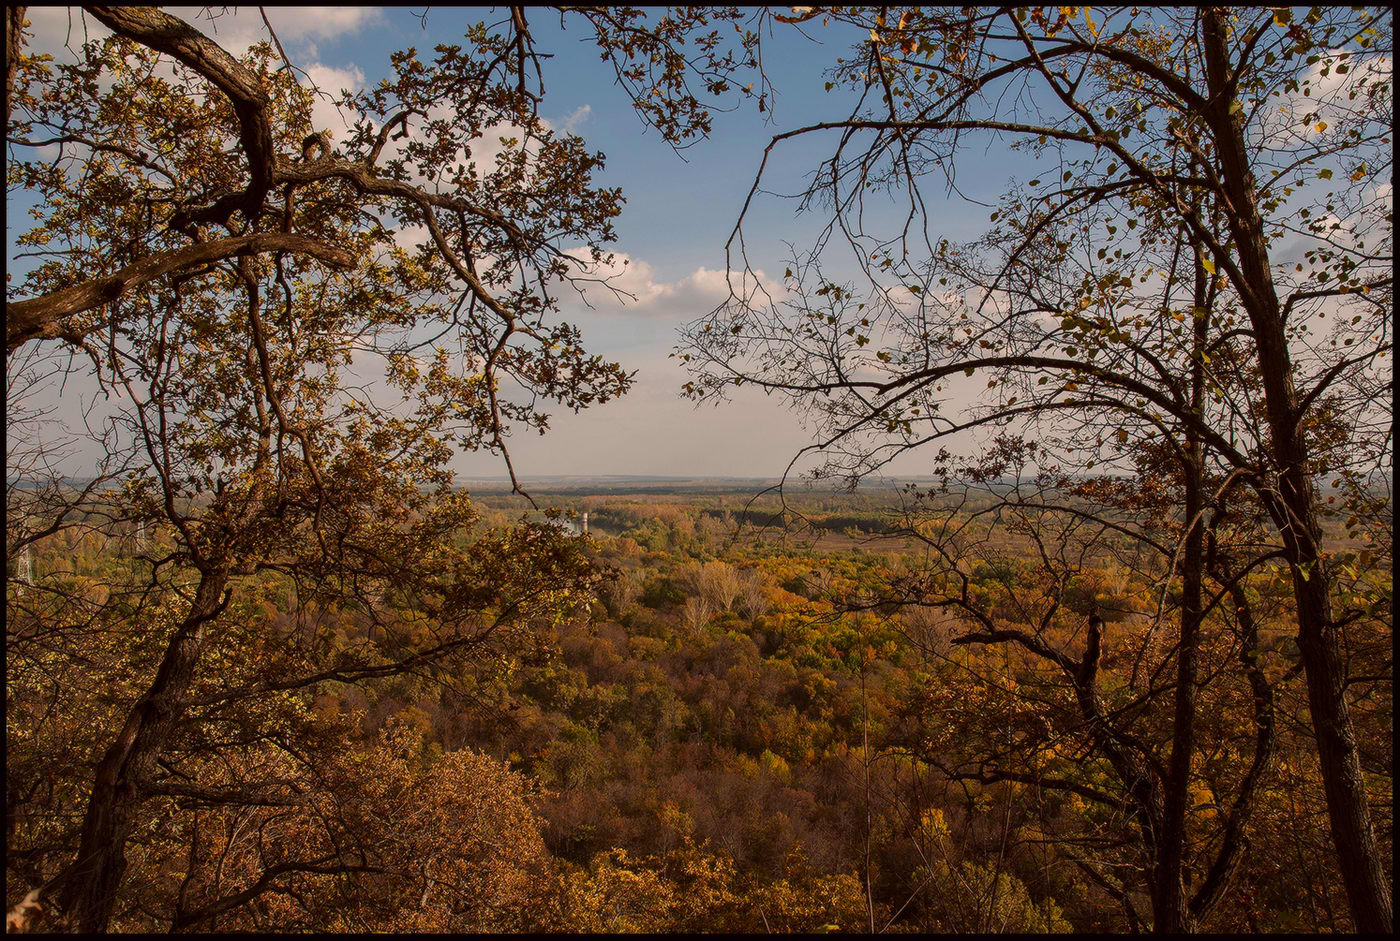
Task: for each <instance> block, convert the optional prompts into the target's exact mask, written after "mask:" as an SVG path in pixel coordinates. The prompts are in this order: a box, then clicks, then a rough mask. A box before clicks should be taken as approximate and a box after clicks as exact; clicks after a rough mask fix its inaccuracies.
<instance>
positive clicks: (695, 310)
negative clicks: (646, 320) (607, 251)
mask: <svg viewBox="0 0 1400 941" xmlns="http://www.w3.org/2000/svg"><path fill="white" fill-rule="evenodd" d="M566 254H568V255H570V256H572V257H574V258H576V259H578V261H579V262H580V266H579V272H580V278H581V280H580V283H579V285H578V286H579V287H580V288H581V289H583V290H584V291H585V293H586V296H587V299H588V303H589V304H591V305H592V306H593V307H594V308H595V309H596V310H597V311H598V312H599V313H605V314H630V315H634V316H635V315H641V316H648V317H674V318H680V319H691V318H694V317H698V316H700V315H701V314H704V313H707V312H709V311H710V310H713V309H714V308H715V307H716V306H717V305H718V304H720V303H722V302H723V301H724V300H725V299H726V298H728V297H729V296H730V288H731V286H732V287H733V289H734V292H735V293H736V294H737V295H739V296H741V297H746V298H748V299H749V300H750V301H752V302H754V303H763V302H764V298H763V296H762V294H761V293H760V292H759V291H758V286H760V285H761V287H762V289H763V291H766V292H767V293H768V295H769V297H771V298H772V299H773V300H775V301H776V300H780V299H781V298H782V297H783V296H784V293H785V292H784V291H783V288H782V285H780V284H778V283H777V282H776V281H774V280H772V279H771V278H769V277H768V276H767V275H765V274H764V272H763V271H762V270H760V271H758V272H757V280H755V278H754V276H753V275H740V274H739V273H738V272H735V273H734V274H732V275H726V274H725V272H723V271H721V270H718V269H713V268H706V267H705V266H704V265H701V266H700V267H698V268H696V269H695V270H694V271H692V272H691V273H690V274H688V275H685V276H684V277H681V278H678V279H676V280H674V281H667V280H664V279H663V278H661V277H659V276H658V274H657V271H656V269H655V268H654V267H653V266H652V265H651V264H649V263H648V262H646V261H643V260H641V259H638V258H635V257H633V256H631V255H628V254H627V253H626V252H613V253H612V262H611V263H610V264H609V263H606V262H604V263H600V264H597V265H595V264H593V263H592V261H591V260H590V256H589V253H588V250H587V249H584V248H573V249H569V250H567V251H566ZM588 280H596V281H598V282H600V283H598V284H595V285H590V284H588V283H586V282H587V281H588ZM610 289H614V290H616V291H618V292H621V293H622V294H626V295H630V296H629V297H619V296H618V295H616V294H614V293H613V290H610Z"/></svg>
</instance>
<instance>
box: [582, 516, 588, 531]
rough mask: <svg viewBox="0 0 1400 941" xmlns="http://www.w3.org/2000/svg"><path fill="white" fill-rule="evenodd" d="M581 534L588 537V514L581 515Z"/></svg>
mask: <svg viewBox="0 0 1400 941" xmlns="http://www.w3.org/2000/svg"><path fill="white" fill-rule="evenodd" d="M583 534H584V535H585V536H587V535H588V514H587V513H585V514H583Z"/></svg>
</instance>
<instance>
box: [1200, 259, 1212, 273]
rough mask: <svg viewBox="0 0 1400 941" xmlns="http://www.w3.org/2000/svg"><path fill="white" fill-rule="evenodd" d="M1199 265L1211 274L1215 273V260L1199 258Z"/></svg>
mask: <svg viewBox="0 0 1400 941" xmlns="http://www.w3.org/2000/svg"><path fill="white" fill-rule="evenodd" d="M1201 267H1202V268H1204V269H1206V270H1207V271H1209V272H1210V273H1211V274H1215V262H1213V261H1211V260H1210V259H1209V258H1202V259H1201Z"/></svg>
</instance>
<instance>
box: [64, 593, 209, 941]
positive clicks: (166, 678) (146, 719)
mask: <svg viewBox="0 0 1400 941" xmlns="http://www.w3.org/2000/svg"><path fill="white" fill-rule="evenodd" d="M227 584H228V574H227V573H226V572H224V571H222V570H206V571H203V572H201V574H200V582H199V587H198V589H197V590H196V592H195V597H194V603H193V604H192V605H191V607H190V610H189V613H188V614H187V615H186V616H185V619H184V620H183V621H182V622H181V623H180V626H179V627H178V628H177V629H176V631H175V635H174V636H173V637H172V638H171V639H170V643H169V645H168V646H167V647H166V649H165V656H164V658H163V659H162V660H161V664H160V668H159V669H158V670H157V671H156V677H155V680H154V681H152V683H151V687H150V689H149V690H147V691H146V694H145V695H144V696H142V697H141V699H140V700H139V701H138V702H137V703H136V705H135V706H133V707H132V709H131V712H130V713H129V714H128V716H127V720H126V725H125V726H124V727H123V729H122V731H121V733H120V734H119V735H118V736H117V740H116V741H115V742H113V743H112V745H111V747H110V748H108V749H107V753H106V754H105V755H104V756H103V758H102V761H101V763H100V764H99V765H98V766H97V773H96V775H95V777H94V781H93V787H92V793H91V795H90V796H89V798H88V807H87V813H86V814H85V816H84V818H83V829H82V839H81V843H80V846H79V849H78V858H77V861H76V862H75V863H74V865H73V867H72V868H71V869H70V870H69V871H68V872H67V873H66V875H65V877H64V878H63V880H62V883H61V884H60V885H58V886H55V889H56V890H57V892H58V894H59V902H60V907H61V908H62V910H63V911H64V912H65V913H66V915H67V917H68V919H69V920H70V922H71V924H72V926H73V927H74V928H75V929H76V930H78V931H82V932H93V933H101V932H105V931H106V930H107V923H108V921H109V920H110V919H111V916H112V908H113V905H114V904H115V902H116V894H117V889H118V887H119V886H120V884H121V879H122V875H123V874H124V873H125V871H126V840H127V836H128V835H129V833H130V830H131V824H132V820H133V817H134V815H135V811H136V809H137V807H138V806H139V805H140V802H141V799H142V797H143V795H142V788H143V785H144V784H145V782H146V780H147V778H148V777H149V776H150V773H151V771H152V769H153V768H154V767H155V763H156V758H157V757H158V756H159V755H160V752H161V750H162V748H163V747H164V745H165V743H166V741H167V740H168V739H169V737H170V733H171V731H172V730H173V729H174V727H175V724H176V723H177V722H178V721H179V719H180V716H181V714H182V713H183V712H184V707H185V695H186V693H187V692H188V690H189V687H190V683H191V681H192V680H193V678H194V671H195V666H196V665H197V664H198V662H199V654H200V650H201V649H202V647H203V645H204V629H205V626H206V625H207V624H208V623H209V622H210V621H212V620H213V619H214V618H216V617H217V616H218V615H219V613H220V612H221V611H222V610H223V606H224V604H225V599H224V597H223V594H224V589H225V586H227Z"/></svg>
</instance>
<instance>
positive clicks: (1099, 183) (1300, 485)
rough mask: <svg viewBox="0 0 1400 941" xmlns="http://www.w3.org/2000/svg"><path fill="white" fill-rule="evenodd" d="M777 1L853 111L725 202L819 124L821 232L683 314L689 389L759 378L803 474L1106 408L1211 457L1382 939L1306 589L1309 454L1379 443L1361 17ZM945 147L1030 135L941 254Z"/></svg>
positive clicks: (1350, 757)
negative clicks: (847, 44)
mask: <svg viewBox="0 0 1400 941" xmlns="http://www.w3.org/2000/svg"><path fill="white" fill-rule="evenodd" d="M776 18H777V19H779V20H784V21H792V20H796V21H798V22H801V23H810V22H812V21H815V20H817V19H818V18H820V19H821V20H822V21H823V22H824V23H826V24H828V25H830V24H832V23H835V24H836V27H833V28H845V27H853V28H854V29H855V30H856V31H857V35H858V36H859V37H861V38H862V41H861V45H860V46H859V48H858V49H857V51H856V53H855V54H854V55H851V56H848V57H846V58H844V59H842V60H838V62H837V63H836V64H835V65H834V66H833V68H832V70H831V76H830V77H831V79H832V81H831V82H830V83H828V89H831V88H834V87H837V86H839V87H841V88H843V89H847V88H849V89H851V90H852V94H853V96H855V97H856V98H857V99H858V101H857V103H856V105H855V106H854V108H853V109H852V111H851V113H850V115H849V117H847V118H844V119H836V120H831V121H827V122H821V123H818V124H813V125H810V126H807V127H803V128H797V129H794V130H791V131H786V132H783V133H781V134H778V135H776V136H775V137H774V138H773V140H772V142H771V143H770V144H769V146H768V148H767V149H766V150H765V153H764V161H763V163H762V164H761V166H760V170H759V174H758V179H756V180H755V183H754V188H753V190H752V191H751V193H750V197H749V203H748V204H746V207H745V213H747V212H748V211H749V208H750V205H751V204H752V202H753V199H754V196H755V194H756V193H757V192H758V190H759V187H760V185H761V183H762V182H763V177H764V174H765V172H766V169H767V165H768V160H769V158H770V157H771V156H772V155H774V154H775V153H777V152H778V150H779V148H780V147H781V146H782V145H783V144H784V143H785V142H787V141H790V140H794V139H799V138H805V137H812V136H816V135H820V134H835V135H836V136H837V138H838V140H839V143H838V144H837V145H836V147H835V148H834V149H833V151H832V155H831V156H830V157H829V158H828V159H827V160H825V161H823V163H822V164H821V166H820V167H819V168H818V169H817V172H816V173H815V174H814V175H813V177H812V182H811V184H810V186H809V188H808V189H807V191H806V192H805V194H804V199H805V202H804V206H813V205H817V204H819V203H824V204H826V205H829V206H831V207H833V213H832V216H831V222H830V224H829V226H828V228H827V230H826V232H825V233H824V234H823V235H822V236H821V237H820V239H819V241H818V243H817V244H816V246H815V247H814V249H813V251H812V252H810V253H808V254H803V255H799V256H798V257H797V258H796V259H795V260H794V263H793V266H792V268H790V269H789V272H790V274H789V276H788V281H787V285H786V287H787V295H786V296H785V297H781V298H777V299H775V300H774V301H773V302H772V303H767V304H759V303H754V302H746V300H745V299H742V298H735V299H734V301H733V302H731V303H730V304H729V305H727V306H726V307H725V308H723V309H721V310H720V311H717V312H716V315H715V316H713V317H711V318H706V319H705V320H703V321H701V322H697V323H696V324H695V325H693V327H692V328H690V329H689V330H688V332H687V335H686V338H685V341H684V344H683V347H682V351H681V355H682V356H683V357H686V358H687V362H689V363H690V364H691V366H692V370H693V375H692V382H691V383H690V384H689V385H688V390H689V391H690V392H691V394H692V395H694V396H696V397H697V398H710V397H719V396H722V395H723V394H724V390H725V389H726V388H727V387H728V386H729V385H730V384H733V383H756V384H759V385H760V386H761V387H763V388H765V389H768V390H771V391H775V392H779V393H781V394H784V395H787V396H790V397H791V398H793V399H794V400H796V401H797V402H799V403H801V405H802V406H804V407H807V408H810V409H811V410H812V411H813V412H814V413H815V414H816V415H817V416H819V419H820V421H821V423H822V424H821V433H820V437H819V441H818V444H817V445H814V447H815V448H818V449H820V450H823V451H824V453H825V454H826V455H827V456H828V461H827V464H826V465H825V470H826V471H827V472H830V473H841V474H844V475H846V477H847V479H848V480H851V481H854V480H856V479H859V478H860V477H862V476H865V475H867V474H870V473H872V472H875V471H876V470H878V469H879V468H881V467H882V466H884V465H885V464H887V463H888V462H889V461H890V460H891V459H893V457H895V456H897V455H898V454H900V453H903V452H904V451H907V450H909V449H911V448H915V447H919V446H923V445H926V444H929V443H931V442H933V441H939V440H944V439H948V438H951V437H952V436H954V435H956V434H958V433H960V432H966V431H969V430H975V429H980V428H991V427H996V426H998V425H1002V424H1005V423H1007V422H1011V421H1023V422H1034V423H1038V425H1040V426H1042V427H1044V428H1046V429H1055V428H1058V429H1059V430H1061V431H1063V430H1065V429H1066V428H1068V427H1073V428H1074V429H1075V431H1074V433H1075V434H1077V435H1078V436H1079V437H1078V439H1077V441H1075V440H1072V441H1069V442H1068V443H1069V445H1070V446H1071V447H1072V448H1077V449H1078V454H1079V457H1078V461H1079V463H1080V466H1082V467H1083V468H1085V469H1093V468H1094V467H1096V466H1099V465H1100V464H1101V463H1103V462H1104V461H1105V460H1106V459H1110V457H1111V455H1110V454H1108V453H1100V452H1105V451H1107V452H1111V450H1112V449H1113V447H1114V446H1115V438H1118V439H1119V440H1120V441H1124V442H1125V441H1126V438H1122V437H1121V436H1131V435H1132V434H1133V429H1132V427H1131V426H1129V427H1125V426H1124V423H1125V422H1138V423H1142V424H1144V425H1148V426H1153V425H1160V424H1161V423H1162V422H1164V421H1168V422H1172V423H1175V424H1177V426H1178V427H1179V428H1180V429H1182V431H1183V433H1185V434H1186V435H1188V436H1192V437H1193V438H1194V439H1195V440H1197V441H1200V442H1203V443H1204V444H1205V445H1206V446H1207V447H1209V448H1211V449H1213V450H1214V451H1215V452H1216V453H1217V454H1219V455H1220V457H1221V459H1222V460H1223V461H1225V462H1226V464H1227V465H1228V469H1229V472H1230V473H1231V474H1232V475H1236V476H1235V477H1234V478H1233V482H1232V483H1231V484H1230V486H1232V487H1238V486H1248V487H1249V488H1251V490H1252V491H1253V493H1254V494H1255V495H1256V497H1257V499H1258V500H1259V501H1261V504H1262V505H1263V506H1264V507H1265V508H1266V509H1267V512H1268V514H1269V517H1270V519H1271V520H1272V525H1273V528H1274V531H1275V533H1276V534H1277V538H1278V539H1279V541H1280V543H1281V551H1282V554H1283V558H1285V559H1286V561H1287V562H1288V564H1289V566H1290V570H1291V572H1292V581H1293V594H1294V599H1295V605H1296V619H1297V626H1298V641H1299V647H1300V650H1301V657H1302V663H1303V666H1304V670H1305V673H1306V677H1307V685H1308V696H1309V707H1310V713H1311V717H1312V725H1313V729H1314V734H1315V735H1316V740H1317V748H1318V753H1319V758H1320V765H1321V769H1322V777H1323V781H1324V785H1325V790H1326V794H1327V802H1328V809H1329V815H1330V820H1331V827H1332V833H1333V839H1334V842H1335V847H1336V852H1337V857H1338V860H1339V864H1340V868H1341V871H1342V874H1343V879H1344V882H1345V885H1346V890H1347V895H1348V898H1349V900H1350V903H1351V908H1352V914H1353V919H1354V921H1355V924H1356V926H1357V928H1358V929H1361V930H1375V931H1389V930H1390V927H1391V903H1390V894H1389V879H1388V878H1387V877H1386V873H1385V871H1384V867H1383V864H1382V860H1381V856H1380V854H1379V852H1378V850H1377V847H1376V842H1375V835H1374V833H1373V831H1372V826H1371V822H1370V812H1369V809H1368V806H1367V796H1366V792H1367V789H1366V780H1365V777H1364V775H1363V772H1362V767H1361V764H1360V761H1359V758H1358V750H1357V742H1356V736H1355V732H1354V727H1353V723H1352V719H1351V715H1350V707H1349V703H1348V700H1347V692H1346V689H1347V686H1348V677H1347V676H1346V672H1345V667H1344V661H1343V657H1342V648H1341V644H1342V640H1341V638H1340V634H1339V631H1340V629H1341V628H1342V627H1343V626H1344V625H1345V624H1347V623H1348V622H1349V621H1350V620H1351V619H1353V618H1354V616H1356V612H1354V611H1351V610H1345V609H1338V607H1337V598H1336V592H1335V591H1334V584H1333V582H1334V574H1333V567H1334V565H1335V563H1334V561H1333V557H1334V555H1335V554H1336V553H1338V552H1339V548H1338V547H1337V546H1336V545H1335V543H1334V542H1333V541H1332V537H1331V536H1330V535H1329V534H1328V533H1327V531H1326V528H1325V527H1324V522H1325V520H1326V519H1327V518H1328V516H1329V514H1330V513H1331V512H1332V507H1330V506H1329V504H1328V503H1327V502H1325V501H1323V500H1322V498H1321V497H1320V496H1319V494H1318V481H1319V479H1321V478H1323V477H1324V475H1331V476H1334V477H1336V478H1340V479H1341V480H1351V481H1361V480H1366V481H1369V482H1370V483H1371V484H1373V485H1374V484H1375V483H1380V484H1381V485H1382V486H1386V487H1388V481H1386V480H1384V479H1383V478H1382V479H1379V480H1378V479H1377V473H1378V472H1379V471H1381V470H1382V469H1383V468H1384V467H1385V466H1386V464H1387V462H1388V461H1389V458H1390V455H1391V451H1390V444H1389V441H1390V438H1389V436H1388V433H1387V432H1386V431H1385V430H1384V429H1387V428H1389V426H1390V423H1391V414H1392V413H1391V411H1390V396H1389V390H1390V380H1389V375H1390V373H1389V362H1388V358H1387V355H1386V354H1387V353H1388V352H1389V351H1390V350H1391V340H1390V333H1389V330H1388V327H1387V319H1388V317H1389V315H1390V311H1391V309H1392V308H1391V287H1392V279H1391V274H1390V265H1391V255H1390V251H1391V248H1390V246H1391V239H1392V235H1391V226H1392V215H1391V208H1390V196H1389V187H1388V184H1387V183H1386V181H1388V179H1389V177H1388V173H1389V168H1390V167H1391V165H1392V163H1391V162H1392V156H1391V153H1392V150H1391V145H1392V141H1391V136H1390V134H1391V123H1392V122H1391V107H1392V98H1391V90H1390V72H1391V60H1390V46H1389V37H1390V30H1389V27H1388V26H1386V23H1387V22H1388V21H1389V13H1388V12H1385V11H1379V10H1364V9H1362V10H1350V9H1348V10H1342V9H1338V8H1316V9H1313V10H1312V11H1310V12H1309V13H1308V14H1307V15H1306V16H1305V17H1299V18H1297V19H1296V20H1295V19H1294V17H1293V15H1292V14H1291V12H1290V11H1287V10H1279V11H1277V12H1274V11H1257V10H1249V11H1240V12H1239V13H1238V14H1236V13H1232V12H1230V11H1228V10H1224V9H1221V8H1214V7H1212V8H1203V9H1199V10H1189V11H1162V10H1150V11H1148V10H1131V11H1130V10H1127V9H1114V10H1103V11H1095V10H1092V9H1089V8H1082V9H1080V8H1075V9H1071V8H1053V9H1047V8H1035V9H1025V10H1010V9H999V10H988V11H977V10H966V11H936V10H924V9H911V10H907V11H904V12H903V13H902V14H901V16H900V17H899V20H898V22H897V23H896V22H893V21H892V19H887V17H886V12H885V10H884V8H870V9H859V10H849V9H843V10H840V11H834V10H826V9H820V8H811V9H807V10H805V11H804V12H801V13H799V14H797V15H795V16H793V17H787V16H777V17H776ZM866 37H868V38H866ZM975 139H986V140H1003V141H1009V143H1010V146H1011V147H1013V148H1017V149H1021V150H1024V151H1027V152H1029V154H1030V156H1031V158H1032V159H1033V166H1034V168H1035V169H1034V170H1033V173H1034V174H1035V175H1034V176H1033V178H1032V179H1030V180H1028V181H1027V182H1026V183H1025V184H1024V185H1013V186H1012V188H1011V190H1010V192H1009V193H1008V194H1007V195H1006V196H1005V197H1004V198H1003V199H1001V200H1000V201H999V205H998V206H997V207H996V210H995V211H994V212H993V213H992V214H991V222H992V223H994V225H993V226H992V228H990V229H989V230H988V232H987V234H986V236H985V237H983V238H982V239H980V240H977V241H976V242H974V243H971V244H968V245H954V244H952V243H951V242H950V241H948V240H946V239H938V238H937V237H936V236H933V235H931V233H930V231H929V229H930V226H931V223H932V213H933V211H934V210H933V207H932V206H931V205H930V203H929V202H926V198H927V197H926V196H925V192H924V186H925V181H926V179H927V178H928V177H930V176H934V177H937V176H941V177H942V178H943V179H944V180H946V182H947V184H948V186H949V188H950V190H953V189H956V188H957V186H958V185H959V181H958V179H957V175H956V171H957V169H958V167H959V166H961V165H963V164H964V162H965V160H966V159H968V158H967V156H966V155H967V154H968V152H969V150H968V148H969V145H970V143H971V142H972V141H973V140H975ZM882 190H884V191H890V192H894V193H897V194H900V195H901V197H903V198H904V199H905V200H906V203H907V209H908V212H907V214H906V215H905V216H904V220H903V223H902V224H896V226H895V228H894V231H892V232H877V231H872V228H873V226H874V223H873V222H870V223H869V226H870V228H867V220H872V219H875V218H878V213H876V212H874V211H873V209H871V208H870V207H868V206H867V193H869V192H871V191H882ZM742 226H743V218H742V217H741V219H740V224H739V228H738V230H737V231H736V235H735V237H734V238H733V239H732V240H731V247H732V248H735V247H737V248H739V249H740V250H742V245H743V243H742V238H741V235H742ZM832 234H836V235H838V237H840V238H843V239H844V240H845V243H846V244H847V245H848V246H849V247H850V249H851V250H852V255H853V256H854V258H855V260H856V261H857V262H858V264H859V266H860V268H861V271H862V273H863V277H864V278H865V280H866V281H867V283H868V290H867V291H864V292H863V293H862V295H861V296H860V297H859V298H858V297H856V295H855V292H854V290H853V288H852V287H851V286H850V285H849V284H844V283H839V282H838V280H837V279H833V278H830V277H827V276H826V275H824V273H823V263H824V262H825V263H826V264H827V265H831V264H832V263H833V262H832V261H831V259H830V258H829V255H830V252H831V244H832V243H830V241H829V236H830V235H832ZM735 265H736V266H739V265H743V266H745V267H746V266H747V259H746V258H742V257H741V258H736V259H735ZM1202 282H1203V283H1204V286H1205V289H1206V292H1207V293H1209V294H1210V295H1211V296H1212V297H1211V303H1210V304H1209V305H1203V304H1202V303H1201V290H1200V288H1201V285H1202ZM1329 318H1330V320H1331V325H1330V328H1329V325H1328V324H1327V322H1326V321H1327V319H1329ZM1192 363H1199V364H1201V365H1202V366H1203V367H1204V377H1205V381H1204V385H1203V386H1202V388H1201V391H1202V392H1203V394H1204V404H1205V405H1206V406H1207V408H1206V409H1205V410H1202V409H1201V408H1198V407H1197V406H1198V403H1199V402H1201V397H1200V396H1198V395H1196V394H1194V389H1193V385H1195V384H1196V380H1193V379H1192V378H1191V377H1193V376H1199V375H1200V371H1199V370H1197V371H1193V369H1192V368H1191V364H1192ZM963 374H966V375H967V376H969V377H975V378H979V379H980V378H986V379H987V382H986V388H985V389H982V390H980V393H976V395H977V396H978V402H979V407H977V408H974V409H971V410H968V411H965V412H963V413H961V414H958V415H946V414H943V413H942V412H940V407H941V406H943V405H945V404H946V403H947V401H948V398H949V395H950V394H951V393H952V392H953V391H954V390H955V389H958V388H959V386H958V381H959V379H960V377H961V376H962V375H963ZM940 393H942V394H940ZM1256 396H1257V406H1258V407H1256ZM1060 416H1064V417H1065V421H1061V422H1057V421H1056V419H1057V418H1058V417H1060ZM1207 416H1209V417H1207ZM1067 423H1068V424H1067ZM1091 428H1092V429H1093V430H1092V431H1091V432H1090V429H1091ZM1085 432H1090V434H1091V435H1092V437H1091V436H1089V435H1086V434H1085ZM1178 440H1180V439H1178ZM1184 443H1185V442H1183V444H1184ZM1363 489H1364V488H1363ZM1192 532H1195V530H1192ZM1193 539H1196V540H1198V539H1199V537H1198V536H1197V537H1193ZM1193 551H1194V550H1193ZM1183 669H1184V670H1185V671H1186V672H1187V673H1188V674H1189V672H1190V668H1189V667H1186V666H1184V665H1183ZM1167 927H1168V929H1170V928H1171V927H1172V925H1171V924H1168V926H1167Z"/></svg>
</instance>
